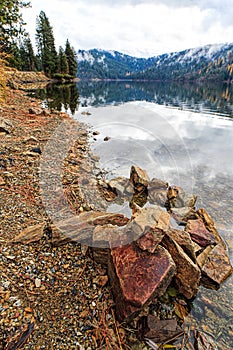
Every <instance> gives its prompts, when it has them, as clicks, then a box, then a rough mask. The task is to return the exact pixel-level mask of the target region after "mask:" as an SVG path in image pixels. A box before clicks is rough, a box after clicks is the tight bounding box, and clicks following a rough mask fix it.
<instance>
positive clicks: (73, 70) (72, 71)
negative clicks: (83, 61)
mask: <svg viewBox="0 0 233 350" xmlns="http://www.w3.org/2000/svg"><path fill="white" fill-rule="evenodd" d="M65 54H66V58H67V63H68V72H69V75H71V76H72V77H74V78H75V77H76V75H77V69H78V63H77V58H76V53H75V50H74V48H72V47H71V45H70V43H69V40H68V39H67V40H66V47H65Z"/></svg>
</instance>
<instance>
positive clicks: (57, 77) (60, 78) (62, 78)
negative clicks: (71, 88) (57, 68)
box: [53, 73, 73, 81]
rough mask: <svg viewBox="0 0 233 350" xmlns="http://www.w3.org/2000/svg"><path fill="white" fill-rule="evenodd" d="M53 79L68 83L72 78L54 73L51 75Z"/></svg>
mask: <svg viewBox="0 0 233 350" xmlns="http://www.w3.org/2000/svg"><path fill="white" fill-rule="evenodd" d="M53 78H54V79H56V80H60V81H62V80H67V81H70V80H72V79H73V77H72V76H71V75H69V74H63V73H55V74H54V75H53Z"/></svg>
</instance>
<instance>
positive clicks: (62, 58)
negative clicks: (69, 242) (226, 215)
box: [58, 46, 69, 74]
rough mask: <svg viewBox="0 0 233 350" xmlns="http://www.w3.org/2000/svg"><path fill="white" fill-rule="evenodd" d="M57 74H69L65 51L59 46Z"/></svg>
mask: <svg viewBox="0 0 233 350" xmlns="http://www.w3.org/2000/svg"><path fill="white" fill-rule="evenodd" d="M58 72H59V73H61V74H68V73H69V66H68V60H67V57H66V54H65V51H64V50H63V48H62V47H61V46H60V47H59V52H58Z"/></svg>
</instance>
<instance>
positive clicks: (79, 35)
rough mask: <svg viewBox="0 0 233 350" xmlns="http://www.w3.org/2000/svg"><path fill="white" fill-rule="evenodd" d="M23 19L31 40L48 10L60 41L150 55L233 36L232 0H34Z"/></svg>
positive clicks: (75, 46) (79, 46) (57, 39)
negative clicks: (41, 14) (40, 16)
mask: <svg viewBox="0 0 233 350" xmlns="http://www.w3.org/2000/svg"><path fill="white" fill-rule="evenodd" d="M31 4H32V8H31V9H27V10H24V20H25V21H26V22H27V30H28V31H29V33H30V35H31V39H32V42H34V37H35V27H36V17H37V16H38V15H39V13H40V11H41V10H42V11H44V12H45V13H46V15H47V17H48V18H49V21H50V24H51V25H52V27H53V32H54V37H55V42H56V46H57V47H58V46H59V45H62V46H64V44H65V41H66V38H69V41H70V43H71V44H72V46H73V47H74V48H75V49H76V50H78V49H92V48H101V49H106V50H117V51H120V52H123V53H126V54H129V55H132V56H138V57H149V56H154V55H158V54H162V53H167V52H173V51H181V50H183V49H187V48H192V47H198V46H202V45H206V44H214V43H225V42H233V2H232V0H31Z"/></svg>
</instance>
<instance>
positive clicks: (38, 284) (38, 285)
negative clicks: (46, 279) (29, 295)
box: [35, 278, 41, 288]
mask: <svg viewBox="0 0 233 350" xmlns="http://www.w3.org/2000/svg"><path fill="white" fill-rule="evenodd" d="M35 286H36V288H40V286H41V280H40V279H39V278H36V279H35Z"/></svg>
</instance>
